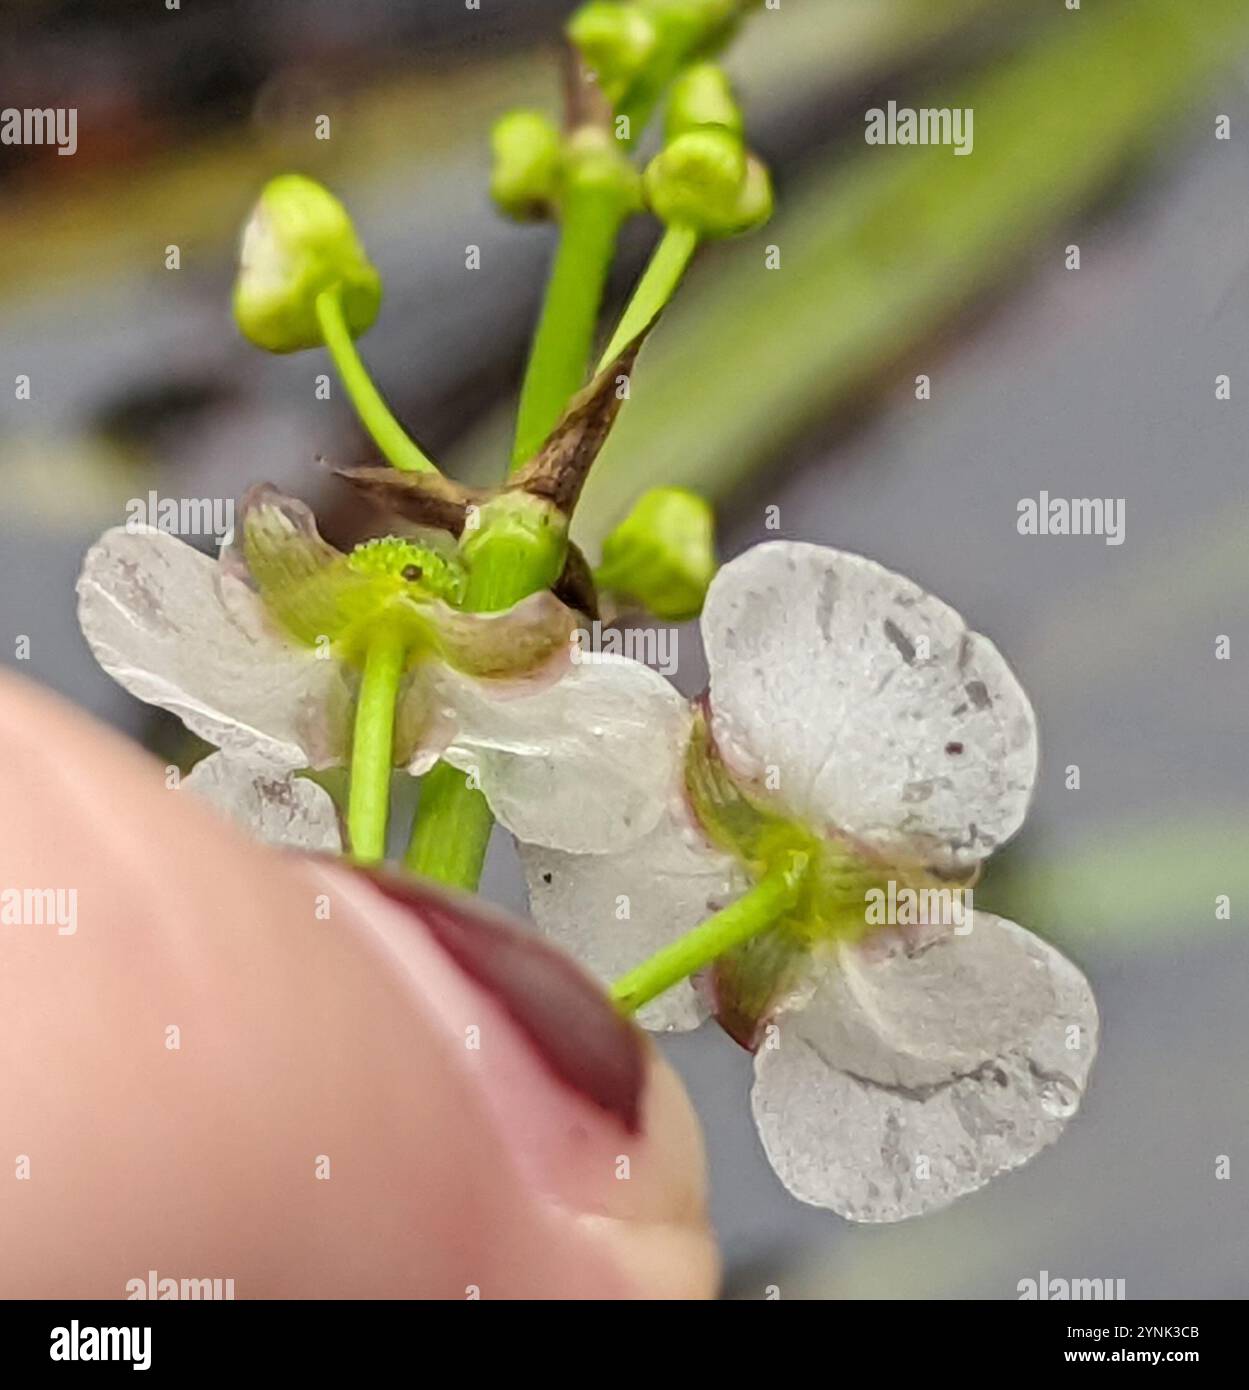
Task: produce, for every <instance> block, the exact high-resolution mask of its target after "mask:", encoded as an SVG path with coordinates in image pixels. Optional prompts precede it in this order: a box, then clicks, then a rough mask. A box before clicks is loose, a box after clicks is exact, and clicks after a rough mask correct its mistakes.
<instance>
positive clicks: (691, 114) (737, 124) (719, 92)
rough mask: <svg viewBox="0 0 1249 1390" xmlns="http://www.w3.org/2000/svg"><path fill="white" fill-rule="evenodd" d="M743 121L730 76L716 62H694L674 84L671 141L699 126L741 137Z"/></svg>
mask: <svg viewBox="0 0 1249 1390" xmlns="http://www.w3.org/2000/svg"><path fill="white" fill-rule="evenodd" d="M743 124H744V123H743V121H742V112H741V108H740V107H739V106H738V104H737V102H736V101H735V100H734V97H733V88H732V87H731V86H730V85H729V79H728V78H727V77H726V76H725V75H724V72H723V71H722V69H720V68H718V67H716V65H715V64H714V63H695V64H694V66H693V67H689V68H686V69H685V71H684V72H683V73H682V74H681V75H680V77H678V78H677V80H676V81H675V82H674V83H673V84H672V95H671V96H670V97H669V98H668V119H667V122H666V132H667V138H668V140H669V141H672V140H675V139H677V137H678V136H681V135H687V134H688V133H689V132H690V131H691V130H697V129H698V128H699V127H700V126H720V127H723V128H724V129H725V130H728V131H730V132H731V133H732V134H734V135H736V136H738V137H739V138H740V137H741V135H742V131H743Z"/></svg>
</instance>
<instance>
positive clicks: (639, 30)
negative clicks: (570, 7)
mask: <svg viewBox="0 0 1249 1390" xmlns="http://www.w3.org/2000/svg"><path fill="white" fill-rule="evenodd" d="M565 32H566V33H567V35H568V38H569V40H570V41H571V42H572V43H573V44H574V45H575V47H576V48H577V50H578V51H579V52H580V54H581V56H582V58H583V59H584V60H585V62H586V65H587V66H588V67H589V68H590V69H591V70H592V71H593V73H594V75H595V76H596V77H597V78H598V84H599V86H600V87H601V88H602V90H603V93H604V95H605V96H606V97H607V99H608V101H610V102H611V103H612V105H613V106H614V105H616V103H618V102H619V100H620V98H621V97H622V96H624V94H625V92H626V91H628V89H629V87H630V85H631V84H632V83H633V81H634V79H635V78H636V77H637V76H638V74H639V73H640V72H642V70H643V69H644V68H645V67H646V65H647V64H648V63H649V62H650V61H651V59H652V58H653V57H654V54H655V49H656V45H657V44H658V42H659V35H658V32H657V30H656V27H655V24H654V22H653V21H652V20H651V18H650V16H649V15H647V14H644V13H643V12H642V10H641V9H640V8H639V7H638V6H637V5H630V4H613V3H610V0H591V3H590V4H588V5H582V7H581V8H580V9H579V10H577V11H576V12H575V13H574V14H573V16H572V18H571V19H570V20H569V21H568V26H567V29H566V31H565Z"/></svg>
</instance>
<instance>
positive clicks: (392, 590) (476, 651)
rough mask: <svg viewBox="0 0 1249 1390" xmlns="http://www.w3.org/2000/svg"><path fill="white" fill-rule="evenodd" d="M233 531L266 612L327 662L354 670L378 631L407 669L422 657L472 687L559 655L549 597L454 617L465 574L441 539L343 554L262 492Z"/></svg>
mask: <svg viewBox="0 0 1249 1390" xmlns="http://www.w3.org/2000/svg"><path fill="white" fill-rule="evenodd" d="M239 525H240V530H241V533H242V544H241V551H242V557H243V561H244V563H245V566H246V569H247V574H248V577H249V578H250V580H251V582H252V584H253V586H254V587H255V589H256V592H257V593H258V594H259V596H260V598H261V600H262V602H263V603H264V606H265V609H266V611H267V612H268V614H269V615H270V617H271V618H272V619H273V620H274V622H276V623H277V624H278V625H279V626H280V627H281V628H282V629H283V631H285V632H286V633H287V634H288V635H289V636H290V637H291V638H293V639H294V640H295V641H296V642H298V643H300V644H301V645H304V646H309V647H315V648H318V649H324V650H325V654H326V656H327V658H330V659H334V660H338V661H343V662H346V663H348V664H351V665H357V666H358V665H360V664H361V663H362V662H363V660H364V657H365V654H366V651H367V648H368V646H369V643H370V641H371V639H372V637H373V635H374V633H375V632H376V631H377V629H378V626H379V625H385V626H386V627H387V628H390V629H393V630H394V632H395V633H396V634H398V636H399V637H400V638H401V640H402V643H403V647H404V649H405V651H406V653H407V663H408V664H409V665H411V664H413V663H414V662H416V661H419V660H422V659H424V658H431V657H432V658H436V659H438V660H440V661H442V662H444V663H445V664H446V665H448V666H450V667H451V668H453V669H454V670H456V671H459V672H461V673H462V674H464V675H469V676H474V677H480V678H489V679H495V678H503V677H521V676H525V675H527V674H529V673H530V672H532V671H533V670H535V669H536V668H538V667H541V666H543V665H545V664H546V663H547V662H549V661H551V660H552V659H555V658H559V657H561V656H562V655H563V654H565V653H566V652H567V651H568V649H569V641H570V635H571V632H572V630H573V628H574V627H575V626H576V621H577V620H576V617H575V615H574V614H573V613H572V612H571V611H570V610H569V609H567V608H566V607H565V606H564V605H563V604H561V603H560V602H559V600H558V599H556V598H555V597H554V595H553V594H550V593H541V594H535V595H534V596H533V597H532V598H530V599H526V600H524V601H523V602H522V603H519V604H516V605H514V606H508V607H507V609H506V611H503V612H499V613H493V614H489V615H485V614H482V615H477V614H472V613H466V612H461V611H460V609H459V607H458V604H460V603H461V602H463V601H465V600H466V598H467V597H468V591H469V587H470V574H469V572H468V569H467V568H466V566H465V563H464V558H463V556H462V554H461V553H460V552H459V551H458V549H457V548H456V546H455V542H454V540H453V539H452V538H451V537H450V536H448V535H442V534H439V533H428V534H426V535H423V536H422V537H421V538H420V539H416V540H413V539H409V538H405V537H397V536H388V537H383V538H381V539H379V540H373V541H366V542H364V543H363V544H362V545H360V546H357V547H356V549H355V550H353V551H352V552H351V553H350V554H349V555H345V554H343V553H342V552H341V551H339V550H336V549H335V548H334V547H333V546H332V545H330V544H329V543H328V542H327V541H325V540H323V539H322V537H321V536H320V535H319V534H318V532H317V529H316V523H315V520H314V519H313V517H312V513H311V512H310V511H309V510H308V508H307V507H305V506H304V505H303V504H302V503H300V502H297V501H294V500H293V499H291V498H287V497H283V496H282V495H281V494H280V493H278V492H277V491H276V490H275V489H273V488H269V487H262V488H256V489H253V490H252V492H250V493H249V494H248V496H247V497H246V498H245V499H244V502H243V506H242V509H241V517H240V523H239ZM557 577H558V576H557Z"/></svg>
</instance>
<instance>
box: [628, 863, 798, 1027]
mask: <svg viewBox="0 0 1249 1390" xmlns="http://www.w3.org/2000/svg"><path fill="white" fill-rule="evenodd" d="M808 862H809V861H808V858H807V856H806V855H805V854H803V853H801V852H794V853H792V854H790V855H789V856H788V858H787V861H786V862H785V863H784V864H783V865H781V866H780V867H778V868H776V869H774V870H773V871H772V872H771V873H769V874H767V875H766V876H765V877H764V878H762V879H760V880H759V882H758V883H757V884H756V885H755V886H754V887H753V888H752V889H751V890H750V892H748V893H746V894H745V895H744V896H742V897H740V898H738V900H737V901H736V902H735V903H732V904H730V905H729V906H728V907H726V908H723V909H722V910H721V911H720V912H717V913H716V914H715V915H714V916H712V917H708V918H707V920H706V921H705V922H702V923H701V924H700V925H699V926H697V927H695V928H694V930H693V931H691V932H686V934H685V935H684V936H682V937H679V938H678V939H677V940H676V941H674V942H672V943H671V944H670V945H668V946H665V947H664V948H663V950H662V951H657V952H656V953H655V954H654V955H653V956H651V957H650V959H649V960H646V961H643V962H642V964H641V965H639V966H637V967H635V968H634V969H633V970H630V971H629V973H628V974H627V975H622V976H621V977H620V979H619V980H617V981H616V983H615V984H614V985H612V987H611V997H612V1000H613V1001H614V1003H615V1005H616V1007H617V1008H618V1009H619V1010H620V1011H621V1012H622V1013H626V1014H633V1013H636V1012H637V1011H638V1009H640V1008H641V1007H642V1006H643V1005H644V1004H649V1003H650V1001H651V1000H652V999H655V998H657V997H658V996H659V995H661V994H662V993H663V992H664V991H665V990H669V989H671V988H672V987H673V985H678V984H680V983H681V981H682V980H687V979H689V977H690V976H691V975H695V974H697V973H698V971H700V970H703V969H705V968H706V967H707V966H709V965H711V964H712V963H713V962H714V961H716V960H718V959H719V958H720V957H721V956H722V955H724V954H725V952H726V951H731V950H733V949H734V948H735V947H737V946H741V945H743V944H744V943H745V942H747V941H749V940H751V939H752V938H753V937H756V936H758V935H760V934H761V933H762V932H765V931H767V930H768V928H769V927H772V926H774V925H775V924H776V922H777V921H778V920H779V919H780V918H781V917H783V916H784V914H785V913H786V912H788V911H789V910H790V908H792V907H793V906H794V904H795V903H796V902H797V901H798V895H799V892H800V890H801V888H802V881H803V879H804V877H805V875H806V872H807V867H808Z"/></svg>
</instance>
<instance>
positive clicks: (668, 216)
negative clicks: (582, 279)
mask: <svg viewBox="0 0 1249 1390" xmlns="http://www.w3.org/2000/svg"><path fill="white" fill-rule="evenodd" d="M644 182H645V188H646V197H647V201H648V202H649V203H650V205H651V208H652V210H653V211H654V213H655V215H656V217H658V218H659V220H660V221H661V222H665V223H675V224H678V225H681V226H687V227H693V228H694V230H695V231H697V232H698V233H699V235H701V236H706V237H721V236H731V235H732V234H733V233H734V232H743V231H745V230H746V229H747V228H748V227H753V226H755V225H756V224H757V223H759V222H763V221H766V219H767V218H768V217H769V216H770V215H771V211H772V185H771V180H770V179H769V178H768V172H767V169H766V168H765V167H764V166H763V164H762V163H761V162H760V161H759V160H757V159H755V158H754V157H753V156H747V153H746V150H745V148H744V147H743V145H742V142H741V140H740V139H739V138H738V137H737V136H736V135H733V134H731V133H730V132H729V131H727V130H725V129H723V128H721V127H718V126H702V127H700V128H699V129H697V130H691V131H689V132H688V133H687V134H685V135H679V136H677V138H676V139H675V140H673V141H672V143H671V144H669V145H667V146H665V148H664V149H662V150H661V151H660V152H659V153H658V154H657V155H656V156H655V158H654V159H652V160H651V162H650V164H649V165H648V166H647V169H646V174H645V176H644Z"/></svg>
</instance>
